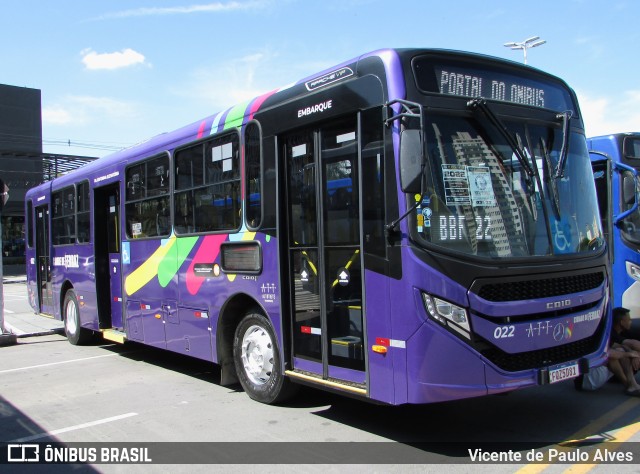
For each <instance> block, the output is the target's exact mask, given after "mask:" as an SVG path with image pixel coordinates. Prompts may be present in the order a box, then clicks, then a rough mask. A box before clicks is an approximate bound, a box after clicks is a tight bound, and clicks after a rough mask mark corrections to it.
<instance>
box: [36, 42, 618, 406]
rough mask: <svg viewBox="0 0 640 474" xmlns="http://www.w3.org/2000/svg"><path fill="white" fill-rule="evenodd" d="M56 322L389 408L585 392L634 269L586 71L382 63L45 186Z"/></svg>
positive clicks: (46, 261) (42, 268)
mask: <svg viewBox="0 0 640 474" xmlns="http://www.w3.org/2000/svg"><path fill="white" fill-rule="evenodd" d="M25 210H26V216H27V218H26V222H27V249H26V253H27V278H28V291H29V299H30V302H31V304H32V306H33V308H34V310H35V311H36V312H39V313H43V314H47V315H51V316H52V317H54V318H57V319H60V320H62V321H64V324H65V331H66V335H67V338H68V339H69V341H70V342H71V343H72V344H82V343H85V342H87V341H89V340H90V339H91V338H93V337H94V336H95V335H97V334H101V335H102V337H104V338H105V339H107V340H110V341H116V342H120V343H124V342H126V341H136V342H139V343H142V344H147V345H150V346H154V347H157V348H162V349H166V350H169V351H173V352H176V353H181V354H187V355H190V356H193V357H197V358H200V359H203V360H207V361H210V362H212V363H215V364H218V365H219V366H220V367H221V384H223V385H227V384H235V383H238V382H239V383H240V384H241V385H242V387H243V389H244V390H245V391H246V392H247V394H248V395H249V396H250V397H251V398H253V399H255V400H258V401H260V402H264V403H277V402H280V401H283V400H285V399H286V398H287V397H289V396H291V395H292V394H293V393H294V391H295V389H296V387H298V386H299V385H300V384H306V385H311V386H313V387H318V388H322V389H326V390H329V391H334V392H339V393H342V394H347V395H350V396H354V397H360V398H362V399H364V400H370V401H375V402H380V403H387V404H396V405H398V404H406V403H414V404H418V403H431V402H439V401H444V400H453V399H462V398H468V397H477V396H483V395H488V394H496V393H503V392H508V391H511V390H515V389H519V388H523V387H532V386H537V385H542V384H549V383H556V382H562V381H563V380H568V379H571V378H573V377H576V376H578V375H579V374H581V373H584V372H585V371H587V370H588V369H589V367H594V366H598V365H602V364H603V363H604V362H605V360H606V352H605V349H606V345H607V335H608V333H609V327H610V324H611V323H610V317H609V314H610V301H609V299H608V295H609V285H610V283H611V276H610V273H609V268H608V258H607V251H606V245H605V241H604V233H603V230H602V227H601V220H600V215H599V213H598V206H597V198H596V191H595V186H594V182H593V174H592V171H591V166H590V161H589V154H588V151H587V142H586V138H585V134H584V126H583V122H582V118H581V115H580V109H579V106H578V102H577V100H576V96H575V94H574V92H573V91H572V89H571V88H569V87H568V86H567V84H566V83H564V82H563V81H562V80H560V79H558V78H556V77H554V76H551V75H549V74H546V73H544V72H542V71H539V70H536V69H533V68H530V67H527V66H523V65H521V64H517V63H515V62H511V61H504V60H499V59H496V58H491V57H487V56H482V55H476V54H470V53H464V52H455V51H446V50H432V49H400V50H396V49H387V50H380V51H374V52H370V53H367V54H363V55H362V56H359V57H357V58H354V59H352V60H349V61H346V62H344V63H342V64H339V65H336V66H335V67H333V68H330V69H328V70H325V71H321V72H318V73H317V74H314V75H312V76H310V77H307V78H304V79H302V80H300V81H298V82H296V83H294V84H292V85H290V86H287V87H284V88H282V89H277V90H273V91H270V92H267V93H265V94H263V95H261V96H259V97H256V98H255V99H253V100H250V101H247V102H245V103H242V104H238V105H236V106H234V107H231V108H229V109H227V110H225V111H222V112H220V113H217V114H213V115H211V116H208V117H206V118H204V119H203V120H200V121H197V122H195V123H193V124H191V125H187V126H185V127H183V128H181V129H179V130H176V131H173V132H170V133H165V134H162V135H159V136H157V137H155V138H152V139H150V140H148V141H145V142H143V143H141V144H139V145H136V146H134V147H131V148H128V149H126V150H122V151H120V152H117V153H115V154H113V155H110V156H107V157H104V158H102V159H99V160H97V161H95V162H92V163H90V164H88V165H86V166H84V167H83V168H81V169H79V170H76V171H73V172H70V173H68V174H67V175H65V176H62V177H59V178H57V179H55V180H53V181H51V182H47V183H44V184H41V185H39V186H37V187H35V188H33V189H31V190H29V191H28V193H27V195H26V203H25Z"/></svg>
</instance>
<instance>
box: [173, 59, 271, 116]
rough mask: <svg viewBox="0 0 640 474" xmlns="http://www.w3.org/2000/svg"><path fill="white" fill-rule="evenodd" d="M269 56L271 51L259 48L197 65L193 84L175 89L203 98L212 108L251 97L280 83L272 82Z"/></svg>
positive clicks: (218, 107) (232, 103)
mask: <svg viewBox="0 0 640 474" xmlns="http://www.w3.org/2000/svg"><path fill="white" fill-rule="evenodd" d="M272 60H273V54H271V53H269V52H258V53H254V54H250V55H247V56H244V57H241V58H238V59H234V60H231V61H228V62H226V63H223V64H216V65H215V66H213V67H207V68H200V69H198V70H196V71H195V72H194V73H193V75H192V81H193V85H192V86H189V87H187V88H185V89H183V90H182V91H180V92H178V93H179V94H180V95H184V94H185V91H187V92H186V94H188V95H189V96H194V97H197V98H198V99H205V100H206V101H207V102H208V103H209V104H210V105H211V106H213V107H214V109H215V110H218V109H221V108H223V107H228V106H231V105H235V104H237V103H240V102H244V101H246V100H250V99H252V98H254V97H257V96H259V95H261V94H264V93H265V92H268V91H269V90H273V89H275V88H276V87H278V86H280V85H282V84H279V83H277V82H276V83H274V78H273V74H272V73H273V72H274V70H273V69H272V68H271V67H270V66H271V65H272ZM257 72H258V74H256V73H257ZM256 77H260V80H259V81H258V80H256Z"/></svg>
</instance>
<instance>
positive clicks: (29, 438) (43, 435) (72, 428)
mask: <svg viewBox="0 0 640 474" xmlns="http://www.w3.org/2000/svg"><path fill="white" fill-rule="evenodd" d="M137 415H138V414H137V413H125V414H123V415H118V416H112V417H111V418H103V419H102V420H96V421H90V422H88V423H82V424H80V425H75V426H68V427H66V428H60V429H59V430H53V431H48V432H45V433H38V434H34V435H31V436H25V437H24V438H18V439H14V440H11V441H9V443H23V442H25V441H34V440H36V439H41V438H48V437H50V436H55V435H58V434H61V433H67V432H69V431H75V430H81V429H84V428H89V427H91V426H96V425H102V424H104V423H111V422H112V421H118V420H123V419H125V418H130V417H132V416H137Z"/></svg>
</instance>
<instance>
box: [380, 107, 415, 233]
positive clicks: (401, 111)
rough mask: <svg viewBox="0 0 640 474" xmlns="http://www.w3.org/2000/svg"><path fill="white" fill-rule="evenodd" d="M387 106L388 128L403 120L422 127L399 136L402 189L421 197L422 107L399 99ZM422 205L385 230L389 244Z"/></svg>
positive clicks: (407, 129) (410, 210) (399, 218)
mask: <svg viewBox="0 0 640 474" xmlns="http://www.w3.org/2000/svg"><path fill="white" fill-rule="evenodd" d="M385 105H386V107H387V115H388V116H389V118H388V119H386V120H385V122H384V123H385V125H386V126H387V127H389V126H391V124H393V123H394V122H396V121H401V120H403V119H404V120H406V121H412V120H414V121H415V119H417V121H418V123H419V128H418V129H415V128H409V127H405V129H404V130H402V132H401V133H400V160H399V161H400V187H401V188H402V191H403V192H405V193H411V194H417V193H419V194H420V195H422V183H423V181H424V179H423V175H424V168H425V156H424V143H423V140H422V131H423V130H424V119H423V116H424V114H423V109H422V104H418V103H417V102H411V101H408V100H402V99H396V100H392V101H389V102H387V104H385ZM394 106H395V108H394ZM421 201H422V199H420V200H419V201H417V202H416V203H415V204H414V205H413V206H411V207H409V209H407V211H406V212H405V213H404V214H402V215H401V216H400V217H398V218H397V219H395V220H394V221H393V222H391V223H389V224H387V225H386V226H385V228H384V230H385V234H386V236H387V240H388V241H389V242H392V241H395V240H396V239H397V237H398V235H397V234H398V231H397V227H398V224H399V223H400V222H401V221H402V220H403V219H405V218H406V217H407V216H408V215H409V214H411V212H413V211H414V210H415V209H416V208H417V207H418V205H419V204H420V202H421Z"/></svg>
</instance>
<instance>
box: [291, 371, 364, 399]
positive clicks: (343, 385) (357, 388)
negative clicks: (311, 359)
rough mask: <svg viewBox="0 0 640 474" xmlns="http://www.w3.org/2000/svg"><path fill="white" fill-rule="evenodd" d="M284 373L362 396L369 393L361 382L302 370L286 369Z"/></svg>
mask: <svg viewBox="0 0 640 474" xmlns="http://www.w3.org/2000/svg"><path fill="white" fill-rule="evenodd" d="M284 373H285V375H288V376H289V377H291V378H293V379H298V380H300V381H301V382H302V381H304V382H310V383H315V384H320V385H324V386H325V387H328V388H333V389H336V390H344V391H346V392H351V393H354V394H357V395H362V396H366V395H367V389H366V388H364V385H361V384H355V383H352V382H345V381H342V380H337V379H330V380H325V379H323V378H321V377H320V376H318V375H315V374H311V373H309V372H301V371H298V370H286V371H285V372H284Z"/></svg>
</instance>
